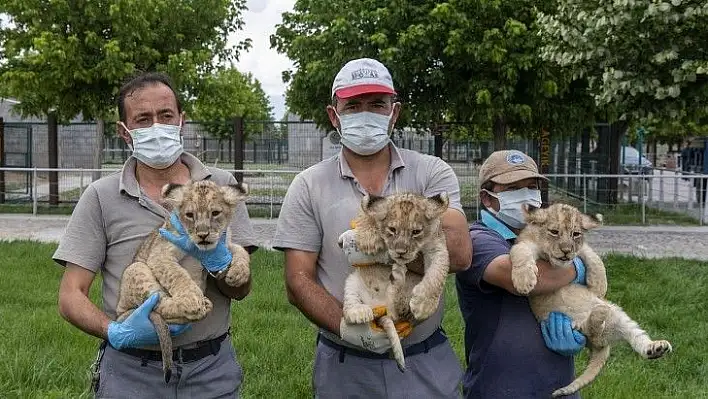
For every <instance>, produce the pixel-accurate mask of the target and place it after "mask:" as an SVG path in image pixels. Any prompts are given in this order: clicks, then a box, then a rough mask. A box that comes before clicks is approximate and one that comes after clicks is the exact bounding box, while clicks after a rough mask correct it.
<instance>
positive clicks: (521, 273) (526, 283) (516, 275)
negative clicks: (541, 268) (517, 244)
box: [511, 264, 538, 295]
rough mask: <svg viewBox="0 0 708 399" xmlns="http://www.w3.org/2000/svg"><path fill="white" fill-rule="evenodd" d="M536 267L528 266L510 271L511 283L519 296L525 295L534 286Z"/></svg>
mask: <svg viewBox="0 0 708 399" xmlns="http://www.w3.org/2000/svg"><path fill="white" fill-rule="evenodd" d="M537 274H538V267H536V265H535V264H529V265H526V266H523V267H520V268H518V269H513V270H512V271H511V282H512V283H513V284H514V288H516V290H517V291H519V294H521V295H526V294H528V293H529V292H531V290H533V288H534V287H535V286H536V282H537V277H536V276H537Z"/></svg>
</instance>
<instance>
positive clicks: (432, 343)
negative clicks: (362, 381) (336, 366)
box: [317, 328, 447, 363]
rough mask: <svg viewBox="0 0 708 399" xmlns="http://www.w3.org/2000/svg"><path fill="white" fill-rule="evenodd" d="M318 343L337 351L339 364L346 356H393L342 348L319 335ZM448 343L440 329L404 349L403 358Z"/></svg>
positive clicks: (371, 357)
mask: <svg viewBox="0 0 708 399" xmlns="http://www.w3.org/2000/svg"><path fill="white" fill-rule="evenodd" d="M317 341H318V342H322V343H323V344H324V345H326V346H328V347H330V348H332V349H336V350H338V351H339V362H340V363H343V362H344V356H345V355H352V356H356V357H363V358H366V359H390V358H391V354H388V353H380V354H379V353H376V352H368V351H362V350H358V349H353V348H350V347H348V346H342V345H339V344H338V343H336V342H334V341H332V340H331V339H329V338H327V337H325V336H324V335H322V334H317ZM446 341H447V336H446V335H445V332H444V331H443V329H442V328H438V329H437V330H435V332H433V333H432V334H430V336H429V337H428V338H426V339H425V340H423V341H421V342H418V343H417V344H413V345H408V346H406V347H404V348H403V356H406V357H407V356H413V355H417V354H419V353H427V352H428V351H429V350H430V349H431V348H434V347H436V346H438V345H440V344H442V343H444V342H446Z"/></svg>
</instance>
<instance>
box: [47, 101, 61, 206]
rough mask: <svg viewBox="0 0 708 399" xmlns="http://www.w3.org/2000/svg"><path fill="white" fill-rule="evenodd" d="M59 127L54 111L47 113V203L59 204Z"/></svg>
mask: <svg viewBox="0 0 708 399" xmlns="http://www.w3.org/2000/svg"><path fill="white" fill-rule="evenodd" d="M58 131H59V128H58V126H57V114H56V112H54V111H51V112H49V114H47V152H48V153H49V154H48V155H49V168H50V169H54V170H52V171H50V172H49V205H53V206H56V205H59V173H58V172H57V171H56V169H58V168H59V132H58Z"/></svg>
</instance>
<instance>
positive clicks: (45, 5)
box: [0, 0, 250, 121]
mask: <svg viewBox="0 0 708 399" xmlns="http://www.w3.org/2000/svg"><path fill="white" fill-rule="evenodd" d="M244 8H245V0H190V1H182V0H52V1H46V0H34V1H29V0H3V1H2V2H0V14H5V15H6V16H7V17H8V18H9V21H10V23H9V24H6V25H5V26H3V27H1V28H0V49H2V50H1V51H2V52H1V53H0V60H2V61H0V91H1V93H0V94H2V95H3V96H11V97H14V98H17V99H18V100H19V101H21V104H20V105H19V106H18V108H19V110H20V111H21V113H22V114H23V115H25V116H28V115H33V116H42V115H45V114H46V113H47V112H48V111H49V110H51V109H55V110H56V112H57V115H58V117H59V119H60V120H62V121H66V120H68V119H71V118H73V117H75V116H77V115H79V114H81V115H82V116H83V117H84V119H87V120H90V119H94V118H102V117H105V116H107V115H110V111H111V109H112V108H113V107H114V96H115V94H116V93H117V89H118V87H119V86H120V84H121V83H122V82H123V81H124V80H125V78H126V77H128V76H130V75H132V74H134V73H136V72H139V71H155V70H156V71H163V72H167V73H168V74H169V75H170V76H171V77H172V78H173V80H174V81H175V85H176V86H177V88H178V89H179V90H180V92H181V93H182V94H183V96H184V97H185V98H187V99H188V98H191V97H193V96H196V95H198V93H199V90H200V87H199V83H200V80H201V77H202V76H205V75H207V74H208V73H209V72H210V71H211V70H212V68H213V64H214V61H215V60H216V61H217V62H227V61H230V60H234V59H237V57H238V54H239V52H240V51H242V50H245V49H247V48H248V47H249V46H250V40H248V39H246V40H244V41H242V42H240V43H239V44H237V45H236V46H233V47H232V46H228V45H227V37H228V35H229V34H231V33H234V32H236V31H238V30H240V29H241V28H242V26H243V21H242V19H241V12H242V11H243V10H244ZM187 105H189V104H187Z"/></svg>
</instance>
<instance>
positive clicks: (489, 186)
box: [480, 180, 494, 191]
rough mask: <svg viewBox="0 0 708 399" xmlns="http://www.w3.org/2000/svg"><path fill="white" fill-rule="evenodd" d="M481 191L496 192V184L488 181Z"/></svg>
mask: <svg viewBox="0 0 708 399" xmlns="http://www.w3.org/2000/svg"><path fill="white" fill-rule="evenodd" d="M480 190H487V191H494V182H493V181H491V180H487V181H486V182H484V183H483V184H482V186H481V187H480Z"/></svg>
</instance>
